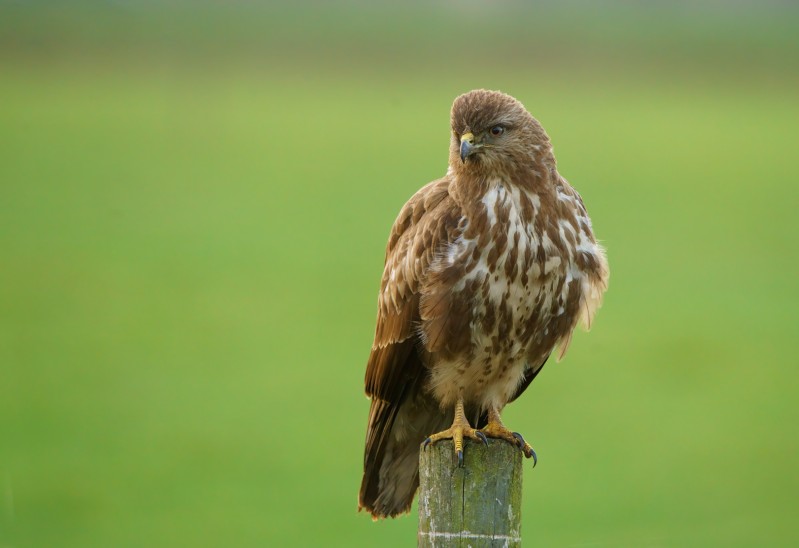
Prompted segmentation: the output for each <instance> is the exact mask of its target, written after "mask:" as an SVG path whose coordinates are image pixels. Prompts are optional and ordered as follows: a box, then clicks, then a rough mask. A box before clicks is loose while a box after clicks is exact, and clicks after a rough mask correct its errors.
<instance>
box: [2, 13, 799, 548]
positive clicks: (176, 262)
mask: <svg viewBox="0 0 799 548" xmlns="http://www.w3.org/2000/svg"><path fill="white" fill-rule="evenodd" d="M645 6H646V7H641V6H640V5H638V4H636V3H622V2H612V3H608V2H605V3H599V2H596V3H593V2H575V1H570V2H566V3H554V2H545V3H537V4H535V6H532V7H531V6H524V5H522V4H520V3H518V4H517V3H512V2H492V3H482V2H476V1H471V2H436V3H422V2H418V3H413V2H412V3H406V4H403V5H401V6H399V5H395V6H391V5H384V4H380V3H377V4H375V3H366V2H363V3H359V2H346V3H340V4H339V3H337V4H332V3H325V2H318V3H304V4H302V3H297V4H293V5H291V6H288V5H286V6H281V5H263V6H259V5H255V4H252V3H245V2H240V3H233V4H225V5H224V6H223V5H222V4H212V3H200V4H198V3H189V2H170V3H166V4H162V3H155V2H143V3H134V2H125V1H117V2H107V3H95V2H78V3H72V4H70V6H69V7H65V6H64V5H63V4H62V3H56V2H52V3H47V2H0V546H2V547H4V548H7V547H33V546H81V547H88V546H98V547H108V546H265V545H270V546H288V545H298V546H324V545H329V546H336V545H338V546H369V545H380V546H410V545H413V544H414V543H415V531H416V518H415V510H414V514H412V516H411V517H404V518H400V519H396V520H390V521H383V522H379V523H373V522H372V521H371V520H370V519H369V518H368V516H366V515H364V514H363V513H361V514H358V513H357V512H356V509H357V491H358V486H359V482H360V473H361V464H362V450H363V439H364V433H365V426H366V415H367V409H368V402H367V400H366V399H365V398H364V396H363V374H364V368H365V362H366V358H367V355H368V352H369V347H370V344H371V339H372V335H373V329H374V317H375V309H376V295H377V288H378V283H379V278H380V275H381V269H382V259H383V250H384V245H385V241H386V237H387V234H388V230H389V228H390V226H391V223H392V221H393V219H394V218H395V216H396V214H397V212H398V211H399V208H400V207H401V206H402V204H403V203H404V201H405V200H406V199H407V198H408V197H409V196H410V195H411V194H412V193H413V192H414V191H415V190H416V189H417V188H418V187H420V186H422V185H423V184H424V183H426V182H428V181H430V180H432V179H434V178H437V177H440V176H441V175H442V174H443V173H444V171H445V169H446V160H447V147H448V138H449V137H448V135H449V128H448V116H449V107H450V104H451V102H452V99H453V98H454V97H455V96H456V95H458V94H459V93H462V92H464V91H467V90H469V89H473V88H478V87H486V88H492V89H501V90H503V91H506V92H508V93H511V94H512V95H514V96H516V97H517V98H518V99H520V100H521V101H522V102H524V103H525V105H526V106H527V107H528V109H529V110H530V111H531V112H532V113H533V114H534V115H535V116H536V117H537V118H538V119H539V120H540V121H541V122H542V124H543V125H544V127H545V128H546V129H547V131H548V132H549V134H550V136H551V138H552V140H553V143H554V145H555V152H556V154H557V157H558V161H559V169H560V171H561V173H562V174H563V175H564V176H565V177H566V178H568V179H569V180H570V181H571V182H572V183H573V184H574V185H575V186H576V187H577V188H578V190H579V191H580V192H581V194H582V196H583V198H584V200H585V202H586V204H587V206H588V209H589V211H590V213H591V215H592V217H593V219H594V227H595V229H596V232H597V234H598V236H599V237H600V239H602V241H603V242H604V245H605V246H606V247H607V249H608V256H609V259H610V265H611V283H610V289H609V292H608V294H607V296H606V300H605V305H604V307H603V308H602V310H601V311H600V313H599V315H598V317H597V320H596V322H595V325H594V328H593V330H592V332H591V333H590V334H588V335H586V334H585V333H578V334H577V335H576V336H575V338H574V341H573V344H572V347H571V350H570V352H569V355H568V356H567V357H566V359H565V361H564V362H563V363H560V364H554V363H553V364H551V365H549V366H547V368H546V369H545V371H544V373H543V374H542V375H541V376H540V377H539V378H538V379H537V380H536V382H535V383H534V385H533V386H532V387H531V389H530V390H528V392H527V393H526V394H525V396H524V397H523V398H521V399H520V400H519V401H518V402H516V403H514V404H513V405H511V406H510V407H508V409H507V410H506V412H505V414H504V416H505V420H506V423H507V424H509V425H510V426H511V427H512V428H514V429H516V430H519V431H521V432H523V433H524V434H525V436H527V437H528V439H529V440H530V441H531V442H532V443H533V446H534V447H535V448H536V449H537V451H538V454H539V457H540V461H539V465H538V467H536V469H535V470H533V469H532V468H531V467H529V466H528V468H527V470H526V474H525V483H524V493H525V494H524V513H523V529H522V533H523V537H524V539H525V543H526V544H527V545H540V546H755V545H757V546H762V545H769V546H776V545H790V544H793V543H796V542H797V541H799V526H798V525H797V522H796V517H797V515H799V467H797V464H799V462H798V461H799V458H798V457H799V451H798V450H799V441H797V424H799V406H798V405H797V403H796V395H797V384H798V383H799V369H798V368H797V365H799V364H798V363H797V358H796V349H795V345H796V338H795V337H796V336H797V329H796V319H795V317H796V307H797V305H798V304H799V291H798V290H797V269H798V267H799V245H798V244H797V241H798V240H797V235H796V229H795V225H796V222H795V214H796V211H797V206H799V191H798V190H797V185H799V176H798V175H799V168H797V144H799V140H798V139H797V123H798V122H799V100H798V99H799V93H797V89H799V85H798V84H799V70H798V67H799V63H798V60H799V43H798V39H797V33H796V28H799V12H797V10H796V9H795V8H792V7H789V6H787V5H783V4H781V3H778V2H773V3H772V2H757V3H756V2H751V3H747V2H737V3H724V2H701V3H688V2H676V3H666V2H663V3H662V4H661V3H649V4H646V5H645Z"/></svg>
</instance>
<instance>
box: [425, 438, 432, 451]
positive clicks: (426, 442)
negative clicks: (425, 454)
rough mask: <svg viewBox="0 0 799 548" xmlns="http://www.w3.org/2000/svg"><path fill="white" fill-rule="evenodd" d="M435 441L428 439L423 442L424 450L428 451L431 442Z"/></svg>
mask: <svg viewBox="0 0 799 548" xmlns="http://www.w3.org/2000/svg"><path fill="white" fill-rule="evenodd" d="M431 441H433V440H431V439H430V438H427V439H426V440H424V441H423V442H422V450H423V451H427V446H428V445H430V442H431Z"/></svg>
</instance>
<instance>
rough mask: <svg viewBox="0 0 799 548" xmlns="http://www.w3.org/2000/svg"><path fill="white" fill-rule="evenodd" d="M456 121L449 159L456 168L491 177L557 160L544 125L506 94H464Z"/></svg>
mask: <svg viewBox="0 0 799 548" xmlns="http://www.w3.org/2000/svg"><path fill="white" fill-rule="evenodd" d="M451 126H452V137H451V143H450V154H449V164H450V168H451V169H452V170H453V171H455V172H456V173H467V174H471V175H478V176H489V177H490V176H493V175H502V174H507V175H511V174H513V173H515V172H517V171H518V170H520V169H528V170H529V169H533V170H535V169H536V168H537V167H538V165H539V164H541V163H542V162H549V161H551V162H552V163H553V165H554V157H553V156H552V147H551V145H550V142H549V137H548V136H547V134H546V132H545V131H544V129H543V128H542V127H541V124H539V123H538V121H537V120H536V119H535V118H533V117H532V116H531V115H530V113H529V112H527V110H526V109H525V108H524V105H522V104H521V103H520V102H519V101H517V100H516V99H514V98H513V97H511V96H510V95H506V94H505V93H501V92H499V91H488V90H483V89H480V90H474V91H470V92H468V93H464V94H463V95H460V96H458V97H457V98H455V102H454V103H453V104H452V115H451Z"/></svg>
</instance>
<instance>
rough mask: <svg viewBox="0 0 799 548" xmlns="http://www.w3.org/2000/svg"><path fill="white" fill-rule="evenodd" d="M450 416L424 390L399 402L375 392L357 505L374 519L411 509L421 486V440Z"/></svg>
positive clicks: (443, 423)
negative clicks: (384, 398)
mask: <svg viewBox="0 0 799 548" xmlns="http://www.w3.org/2000/svg"><path fill="white" fill-rule="evenodd" d="M451 422H452V416H451V415H450V416H447V414H446V413H443V412H442V411H441V410H440V409H439V407H438V405H437V404H436V403H435V402H434V401H433V400H432V398H430V397H429V396H428V395H426V394H422V393H417V394H416V396H415V397H409V398H406V399H405V401H403V402H402V403H400V404H399V405H397V404H393V403H391V402H387V401H384V400H381V399H378V398H373V399H372V406H371V407H370V409H369V426H368V429H367V431H366V450H365V453H364V462H363V481H362V482H361V491H360V494H359V496H358V508H359V509H362V510H366V511H367V512H369V513H370V514H372V517H373V518H374V519H377V518H383V517H394V516H397V515H399V514H403V513H405V512H409V511H410V509H411V503H412V502H413V497H414V495H415V494H416V489H417V488H418V487H419V446H420V445H421V443H422V442H423V441H424V440H425V438H426V437H427V436H429V435H430V434H433V433H435V432H438V431H439V430H443V429H444V428H446V427H447V426H448V425H449V423H451Z"/></svg>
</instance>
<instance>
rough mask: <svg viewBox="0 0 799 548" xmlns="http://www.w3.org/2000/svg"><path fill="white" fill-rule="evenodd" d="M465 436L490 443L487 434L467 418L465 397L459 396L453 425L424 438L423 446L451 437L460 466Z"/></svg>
mask: <svg viewBox="0 0 799 548" xmlns="http://www.w3.org/2000/svg"><path fill="white" fill-rule="evenodd" d="M463 438H470V439H473V440H477V441H481V442H483V443H485V444H486V445H488V440H487V439H486V437H485V435H484V434H483V433H482V432H480V431H479V430H475V429H474V428H472V425H470V424H469V421H468V420H466V413H464V411H463V398H458V403H456V404H455V419H454V420H453V421H452V426H450V427H449V428H447V429H446V430H442V431H441V432H439V433H437V434H433V435H431V436H430V437H429V438H427V439H426V440H424V443H422V447H423V448H424V449H427V446H428V445H430V444H431V443H436V442H437V441H441V440H449V439H451V440H452V441H453V442H454V443H455V454H456V455H457V456H458V466H463Z"/></svg>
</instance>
